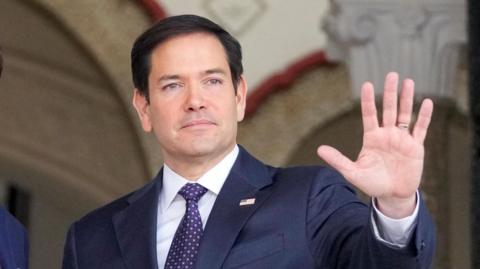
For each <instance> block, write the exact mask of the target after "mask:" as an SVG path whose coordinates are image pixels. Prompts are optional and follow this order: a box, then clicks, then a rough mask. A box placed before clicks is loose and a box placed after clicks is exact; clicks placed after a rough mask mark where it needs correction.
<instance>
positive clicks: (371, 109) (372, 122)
mask: <svg viewBox="0 0 480 269" xmlns="http://www.w3.org/2000/svg"><path fill="white" fill-rule="evenodd" d="M360 104H361V106H362V122H363V132H365V133H366V132H369V131H372V130H374V129H376V128H378V118H377V108H376V106H375V93H374V90H373V85H372V83H370V82H365V83H364V84H363V86H362V95H361V103H360Z"/></svg>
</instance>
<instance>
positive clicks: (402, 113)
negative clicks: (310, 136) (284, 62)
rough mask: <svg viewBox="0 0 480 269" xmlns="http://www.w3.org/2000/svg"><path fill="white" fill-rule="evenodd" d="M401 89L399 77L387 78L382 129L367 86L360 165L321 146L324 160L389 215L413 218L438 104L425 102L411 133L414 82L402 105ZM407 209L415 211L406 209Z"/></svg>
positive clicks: (407, 83) (403, 93)
mask: <svg viewBox="0 0 480 269" xmlns="http://www.w3.org/2000/svg"><path fill="white" fill-rule="evenodd" d="M397 88H398V74H396V73H393V72H392V73H389V74H388V75H387V77H386V78H385V90H384V94H383V113H382V115H383V117H382V125H379V121H378V118H377V109H376V106H375V95H374V90H373V86H372V84H371V83H369V82H366V83H364V85H363V86H362V94H361V106H362V121H363V128H364V133H363V146H362V149H361V151H360V153H359V155H358V158H357V160H356V161H355V162H353V161H351V160H350V159H348V158H347V157H345V156H344V155H343V154H341V153H340V152H339V151H337V150H336V149H334V148H332V147H329V146H320V147H319V148H318V155H319V156H320V157H321V158H322V159H324V160H325V161H326V162H327V163H328V164H330V165H331V166H332V167H334V168H335V169H337V170H338V171H339V172H340V173H341V174H342V175H343V176H344V177H345V178H346V179H347V180H348V181H350V182H351V183H352V184H353V185H355V186H356V187H357V188H359V189H360V190H362V191H363V192H365V193H367V194H368V195H370V196H372V197H376V198H377V199H378V200H379V201H380V203H381V206H383V208H385V209H386V211H390V212H388V213H390V214H389V215H393V216H398V217H401V216H403V215H405V214H408V211H409V210H410V208H411V206H412V205H413V204H414V201H415V192H416V190H417V188H418V186H419V184H420V179H421V176H422V170H423V160H424V147H423V142H424V140H425V137H426V134H427V129H428V125H429V124H430V120H431V116H432V111H433V103H432V101H431V100H430V99H425V100H424V101H423V102H422V105H421V107H420V111H419V113H418V117H417V121H416V123H415V125H414V126H413V128H412V129H411V130H410V129H409V125H410V122H411V120H412V107H413V96H414V83H413V81H412V80H410V79H407V80H405V81H404V82H403V85H402V91H401V95H400V102H399V105H397V103H398V102H397V99H398V93H397ZM404 205H410V207H409V208H402V207H403V206H404ZM402 210H404V211H405V213H403V212H401V211H402ZM391 211H400V212H391ZM384 213H385V212H384Z"/></svg>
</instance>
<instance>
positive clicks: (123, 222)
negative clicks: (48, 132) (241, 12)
mask: <svg viewBox="0 0 480 269" xmlns="http://www.w3.org/2000/svg"><path fill="white" fill-rule="evenodd" d="M161 175H162V173H159V176H157V177H156V178H155V180H153V181H152V182H151V183H149V184H147V185H146V186H144V187H143V188H141V189H140V190H138V191H136V192H133V193H131V194H129V195H127V196H125V197H123V198H120V199H119V200H116V201H114V202H112V203H111V204H108V205H106V206H104V207H102V208H100V209H98V210H96V211H94V212H92V213H90V214H88V215H87V216H85V217H84V218H82V219H81V220H79V221H77V222H76V223H74V224H73V225H72V226H71V228H70V230H69V232H68V235H67V241H66V245H65V254H64V260H63V268H64V269H74V268H75V269H87V268H88V269H96V268H98V269H100V268H101V269H108V268H116V269H126V268H129V269H137V268H142V269H143V268H157V259H156V242H155V241H156V223H157V203H158V193H159V190H160V189H161V188H162V178H161V177H162V176H161ZM248 198H255V203H254V204H253V205H245V206H240V205H239V203H240V201H241V200H242V199H248ZM419 211H420V212H419V216H418V220H417V227H416V229H415V231H414V233H413V236H412V238H411V239H410V243H409V244H408V246H407V247H405V248H403V249H395V248H391V247H389V246H387V245H385V244H383V243H381V242H380V241H378V240H377V239H376V238H375V235H374V233H373V231H372V226H371V223H370V214H371V209H370V208H369V207H368V206H366V205H365V204H363V203H362V202H360V201H359V200H358V199H357V197H356V195H355V194H354V192H353V191H352V189H351V188H350V187H348V186H347V184H346V183H345V180H344V179H343V178H342V177H341V176H340V175H339V174H338V173H336V172H335V171H333V170H331V169H328V168H324V167H297V168H286V169H282V168H273V167H270V166H267V165H264V164H262V163H261V162H259V161H258V160H256V159H255V158H253V157H252V156H250V155H249V154H248V153H247V152H246V151H245V150H243V149H240V154H239V156H238V158H237V160H236V162H235V164H234V166H233V168H232V170H231V172H230V174H229V176H228V178H227V180H226V181H225V184H224V186H223V188H222V190H221V191H220V193H219V195H218V197H217V200H216V202H215V204H214V206H213V209H212V212H211V213H210V217H209V219H208V221H207V223H206V227H205V231H204V235H203V239H202V242H201V245H200V250H199V254H198V258H197V263H196V268H202V269H203V268H205V269H216V268H249V269H254V268H368V269H373V268H408V269H412V268H429V267H430V264H431V262H432V257H433V252H434V245H435V235H434V234H435V233H434V225H433V223H432V220H431V218H430V216H429V215H428V212H427V210H426V208H425V206H424V203H423V201H421V202H420V210H419Z"/></svg>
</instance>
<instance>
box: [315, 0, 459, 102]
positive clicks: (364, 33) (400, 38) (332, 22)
mask: <svg viewBox="0 0 480 269" xmlns="http://www.w3.org/2000/svg"><path fill="white" fill-rule="evenodd" d="M465 25H466V17H465V2H464V0H442V1H433V0H431V1H403V0H395V1H392V0H388V1H387V0H363V1H359V0H333V1H332V6H331V9H330V12H329V15H328V16H327V18H326V20H325V21H324V24H323V26H324V28H325V30H326V31H327V33H328V35H329V38H330V40H329V45H328V46H327V50H326V53H327V57H328V58H329V59H331V60H337V61H345V62H347V64H348V66H349V71H350V76H351V79H352V90H353V95H354V96H355V97H358V96H359V94H360V91H359V89H360V86H361V84H362V83H363V82H364V81H366V80H369V81H372V82H373V83H374V84H375V85H376V87H377V88H380V89H381V88H382V87H383V79H384V76H385V74H386V73H387V72H389V71H392V70H395V71H398V72H399V73H400V76H401V77H402V78H406V77H410V78H413V79H414V80H415V83H416V90H417V94H418V95H419V96H425V95H428V96H432V97H452V96H453V93H454V92H455V90H456V87H455V85H454V82H455V81H456V76H457V72H456V71H457V66H458V59H459V54H460V48H461V47H462V46H463V45H464V44H465V43H466V29H465ZM379 92H380V91H378V90H377V93H379Z"/></svg>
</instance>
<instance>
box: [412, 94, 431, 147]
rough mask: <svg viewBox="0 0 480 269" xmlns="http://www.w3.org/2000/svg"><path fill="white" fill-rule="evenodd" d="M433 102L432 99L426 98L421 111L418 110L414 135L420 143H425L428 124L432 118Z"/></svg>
mask: <svg viewBox="0 0 480 269" xmlns="http://www.w3.org/2000/svg"><path fill="white" fill-rule="evenodd" d="M432 113H433V102H432V100H430V99H425V100H423V102H422V106H421V107H420V111H419V112H418V119H417V122H416V123H415V127H414V128H413V137H414V138H415V140H417V141H418V142H419V143H421V144H423V141H424V140H425V137H426V136H427V130H428V126H429V125H430V121H431V119H432Z"/></svg>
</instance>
